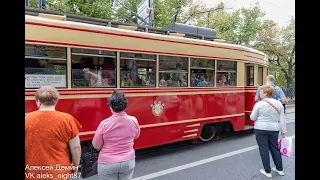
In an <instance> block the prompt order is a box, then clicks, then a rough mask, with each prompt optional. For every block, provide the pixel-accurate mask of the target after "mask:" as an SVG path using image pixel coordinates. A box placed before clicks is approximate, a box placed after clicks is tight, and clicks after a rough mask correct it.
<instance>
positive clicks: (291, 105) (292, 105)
mask: <svg viewBox="0 0 320 180" xmlns="http://www.w3.org/2000/svg"><path fill="white" fill-rule="evenodd" d="M286 107H287V108H290V107H295V104H289V105H286Z"/></svg>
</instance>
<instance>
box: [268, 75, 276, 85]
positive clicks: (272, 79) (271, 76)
mask: <svg viewBox="0 0 320 180" xmlns="http://www.w3.org/2000/svg"><path fill="white" fill-rule="evenodd" d="M267 81H269V82H273V83H274V81H275V78H274V76H273V75H268V76H267Z"/></svg>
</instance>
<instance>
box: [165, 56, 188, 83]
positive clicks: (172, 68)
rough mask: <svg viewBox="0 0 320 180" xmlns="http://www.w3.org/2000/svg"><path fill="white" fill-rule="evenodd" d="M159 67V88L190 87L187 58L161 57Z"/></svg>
mask: <svg viewBox="0 0 320 180" xmlns="http://www.w3.org/2000/svg"><path fill="white" fill-rule="evenodd" d="M159 66H160V67H159V69H160V70H159V87H187V86H188V58H187V57H177V56H160V57H159Z"/></svg>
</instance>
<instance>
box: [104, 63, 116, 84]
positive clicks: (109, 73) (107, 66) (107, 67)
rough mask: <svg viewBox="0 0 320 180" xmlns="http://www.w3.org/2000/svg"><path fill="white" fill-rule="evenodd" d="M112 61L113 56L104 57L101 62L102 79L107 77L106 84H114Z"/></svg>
mask: <svg viewBox="0 0 320 180" xmlns="http://www.w3.org/2000/svg"><path fill="white" fill-rule="evenodd" d="M114 68H115V66H114V61H113V58H109V57H104V60H103V64H102V77H103V79H107V81H108V84H110V85H114V84H115V74H114Z"/></svg>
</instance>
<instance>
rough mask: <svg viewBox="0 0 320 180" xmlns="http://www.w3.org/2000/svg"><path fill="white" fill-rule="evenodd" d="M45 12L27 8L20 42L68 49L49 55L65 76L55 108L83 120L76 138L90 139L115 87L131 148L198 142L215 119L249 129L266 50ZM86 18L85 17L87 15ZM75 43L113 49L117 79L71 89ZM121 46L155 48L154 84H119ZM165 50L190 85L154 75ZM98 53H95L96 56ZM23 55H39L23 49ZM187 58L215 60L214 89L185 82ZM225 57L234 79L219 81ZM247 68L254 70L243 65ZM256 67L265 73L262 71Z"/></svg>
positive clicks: (30, 105) (29, 96)
mask: <svg viewBox="0 0 320 180" xmlns="http://www.w3.org/2000/svg"><path fill="white" fill-rule="evenodd" d="M46 13H47V14H41V13H39V12H35V11H31V10H30V9H28V10H26V39H25V42H26V44H27V45H32V46H34V47H35V49H36V48H38V47H39V46H54V47H55V46H56V47H61V48H65V49H66V53H65V60H64V59H61V58H60V59H59V58H56V56H55V57H53V58H51V59H50V62H52V63H53V64H54V65H56V66H59V65H61V64H62V65H63V67H65V75H59V76H62V77H65V79H62V80H61V82H60V83H62V84H63V83H65V87H63V88H58V90H59V93H60V100H59V102H58V104H57V107H56V109H57V110H59V111H63V112H67V113H69V114H71V115H73V116H74V117H75V118H76V119H77V120H78V121H79V122H80V124H81V125H82V127H83V128H82V129H81V132H80V139H81V141H84V142H85V141H90V140H91V139H92V138H93V135H94V132H95V130H96V128H97V126H98V125H99V123H100V122H101V121H102V120H104V119H106V118H108V117H110V116H111V111H110V109H109V107H108V106H107V104H106V100H107V98H108V97H110V95H111V93H112V90H113V89H114V88H119V89H120V90H121V91H122V92H124V93H125V94H126V96H127V98H128V102H129V104H128V108H127V110H126V112H127V113H128V114H129V115H132V116H135V117H136V118H137V119H138V121H139V124H140V128H141V135H140V137H139V138H138V139H137V140H136V141H135V144H134V147H135V149H141V148H147V147H152V146H158V145H162V144H168V143H173V142H178V141H183V140H191V139H198V138H200V139H202V140H203V141H207V140H211V139H212V137H213V136H214V132H211V130H209V132H210V133H211V134H210V133H209V135H208V137H207V138H204V137H205V135H201V133H202V132H204V131H206V130H205V129H208V128H209V129H210V128H211V129H212V127H218V126H217V124H223V125H224V126H225V125H226V127H227V126H228V125H229V128H230V127H231V128H232V129H233V130H234V131H242V130H245V129H246V128H248V127H249V128H252V125H253V122H252V121H251V120H249V118H248V115H250V112H251V110H252V108H253V105H254V103H255V101H254V96H255V92H256V90H257V87H256V85H257V84H262V82H263V78H264V77H265V75H266V72H267V71H266V70H267V61H266V55H265V54H263V53H262V52H259V51H257V50H254V49H251V48H247V47H243V46H236V45H231V44H228V43H220V42H215V41H211V42H210V41H205V40H195V39H190V38H184V37H174V36H168V35H158V34H154V33H148V32H135V31H132V30H130V28H132V27H129V26H128V27H125V28H124V29H123V27H122V29H121V28H119V27H120V26H119V27H118V28H114V27H106V26H102V25H91V24H89V23H80V22H77V21H76V22H73V21H68V20H65V19H66V18H65V16H58V15H50V14H48V13H51V12H46ZM27 14H28V15H27ZM30 14H31V15H30ZM34 15H38V16H34ZM92 21H93V20H92ZM86 22H89V20H88V18H87V19H86ZM101 22H102V21H101ZM133 29H134V28H133ZM119 41H123V43H120V42H119ZM73 48H84V49H88V50H96V49H97V50H99V52H100V50H110V51H115V53H116V55H115V57H114V61H115V64H116V70H115V72H116V85H115V86H114V87H103V88H92V87H88V88H74V84H73V79H72V78H73V76H72V72H73V70H74V68H73V67H71V65H73V63H74V62H76V61H80V60H79V59H80V58H81V57H80V56H79V57H78V55H79V53H78V55H77V56H76V55H73V54H72V53H73V51H72V49H73ZM26 51H27V50H26ZM34 51H36V50H34ZM121 52H132V53H146V54H155V57H156V59H155V60H154V66H153V67H152V68H155V69H156V81H157V82H156V85H155V87H154V88H149V87H137V88H135V87H132V88H128V87H121V86H122V85H121V82H120V71H121V67H122V66H123V65H122V61H121V60H120V59H121V57H120V53H121ZM82 54H84V53H82ZM100 55H101V54H100ZM162 55H170V56H172V57H180V56H184V57H186V59H187V60H186V63H187V64H188V65H187V67H188V68H187V69H186V72H185V73H186V74H187V75H186V78H187V82H188V86H187V87H170V88H169V87H159V85H158V81H159V80H160V75H159V73H161V71H160V68H159V63H160V65H161V62H159V61H160V60H159V59H160V56H162ZM96 56H98V55H95V56H94V57H96ZM27 58H34V59H40V58H41V57H40V56H38V55H34V56H31V55H30V54H27V53H26V59H27ZM192 58H200V59H206V60H210V59H212V60H214V63H215V66H213V67H211V70H212V72H213V73H211V74H213V75H212V76H213V77H214V82H213V83H214V85H213V86H212V87H190V82H191V80H190V78H191V77H190V74H191V73H192V72H191V69H192V67H191V65H190V62H191V61H192ZM225 61H234V62H235V63H236V67H235V71H234V72H233V73H234V75H235V76H234V79H235V80H234V81H235V82H236V84H235V85H229V86H221V87H218V85H217V84H218V82H217V81H218V77H217V76H216V75H217V71H218V70H219V66H218V65H217V63H220V62H225ZM94 62H95V63H96V62H97V63H98V65H99V59H94ZM168 63H170V62H168ZM165 65H166V64H165ZM165 65H164V66H165ZM120 66H121V67H120ZM140 66H141V67H142V66H145V67H147V66H148V67H147V68H146V69H147V71H150V69H151V68H150V67H149V63H148V64H146V63H145V64H143V63H141V64H140ZM250 68H251V69H252V71H247V70H250ZM207 69H208V68H207ZM261 70H262V71H263V72H260V71H261ZM63 72H64V71H63ZM207 72H209V71H206V73H207ZM231 73H232V72H231ZM62 74H63V73H62ZM207 74H209V73H207ZM225 75H228V78H230V77H231V75H230V72H229V71H226V72H225ZM26 76H27V75H26ZM229 76H230V77H229ZM250 78H251V79H250ZM35 91H36V88H31V89H30V88H27V87H26V90H25V112H26V113H28V112H32V111H35V110H37V106H36V103H35V99H34V94H35ZM208 125H209V126H208ZM216 130H217V129H216ZM216 130H215V131H216ZM212 131H213V130H212ZM204 133H206V132H204ZM211 136H212V137H211Z"/></svg>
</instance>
